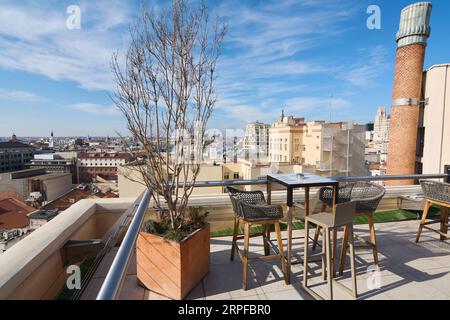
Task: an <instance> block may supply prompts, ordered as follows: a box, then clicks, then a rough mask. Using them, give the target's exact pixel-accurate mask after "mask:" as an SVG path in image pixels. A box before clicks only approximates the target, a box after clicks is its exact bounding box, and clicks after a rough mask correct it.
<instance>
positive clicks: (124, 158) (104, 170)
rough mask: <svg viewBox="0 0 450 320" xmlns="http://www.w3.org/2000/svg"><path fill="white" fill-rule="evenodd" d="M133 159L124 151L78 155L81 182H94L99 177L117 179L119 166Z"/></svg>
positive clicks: (79, 179)
mask: <svg viewBox="0 0 450 320" xmlns="http://www.w3.org/2000/svg"><path fill="white" fill-rule="evenodd" d="M131 159H132V155H131V154H130V153H124V152H114V153H112V152H111V153H109V152H84V153H80V154H79V155H78V160H77V171H78V181H79V182H80V183H91V182H94V181H95V180H96V179H97V178H98V177H100V178H101V179H104V180H115V181H117V168H118V167H119V166H123V165H125V164H126V163H127V162H128V161H130V160H131Z"/></svg>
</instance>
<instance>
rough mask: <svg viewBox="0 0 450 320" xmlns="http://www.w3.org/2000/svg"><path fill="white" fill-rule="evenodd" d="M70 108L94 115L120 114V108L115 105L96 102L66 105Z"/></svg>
mask: <svg viewBox="0 0 450 320" xmlns="http://www.w3.org/2000/svg"><path fill="white" fill-rule="evenodd" d="M66 107H67V108H69V109H73V110H79V111H83V112H87V113H90V114H94V115H118V114H120V112H119V110H118V109H117V108H116V107H115V106H114V105H112V106H103V105H100V104H96V103H75V104H70V105H67V106H66Z"/></svg>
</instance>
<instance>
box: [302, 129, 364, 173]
mask: <svg viewBox="0 0 450 320" xmlns="http://www.w3.org/2000/svg"><path fill="white" fill-rule="evenodd" d="M315 135H316V137H317V135H318V134H317V133H316V134H315ZM365 136H366V131H365V126H363V125H354V124H353V123H352V122H342V123H327V124H323V126H322V141H321V144H322V147H321V148H319V149H317V147H316V146H314V145H313V146H312V149H315V150H313V151H314V153H315V155H316V156H317V159H320V160H318V161H317V163H316V171H317V173H319V174H320V175H325V176H367V175H368V174H369V170H368V167H367V166H366V162H365ZM307 149H308V148H307ZM313 151H311V153H312V152H313ZM317 151H319V153H317ZM311 164H312V163H311Z"/></svg>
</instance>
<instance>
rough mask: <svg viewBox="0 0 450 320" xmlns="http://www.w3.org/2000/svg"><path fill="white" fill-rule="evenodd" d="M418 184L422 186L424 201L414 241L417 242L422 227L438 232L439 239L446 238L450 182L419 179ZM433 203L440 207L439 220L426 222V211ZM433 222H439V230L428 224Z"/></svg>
mask: <svg viewBox="0 0 450 320" xmlns="http://www.w3.org/2000/svg"><path fill="white" fill-rule="evenodd" d="M420 185H421V186H422V190H423V193H424V194H425V197H426V201H425V207H424V209H423V213H422V219H421V220H420V225H419V230H418V231H417V236H416V242H419V239H420V235H421V234H422V229H423V228H425V229H428V230H430V231H433V232H436V233H438V234H439V235H440V240H441V241H443V240H445V239H448V238H449V236H448V234H447V232H448V226H449V224H448V211H449V208H450V184H448V183H443V182H438V181H431V180H420ZM433 204H434V205H437V206H440V207H441V214H440V219H439V221H428V222H427V221H426V220H427V215H428V211H429V209H430V207H431V205H433ZM434 223H440V224H441V226H440V230H435V229H433V228H431V227H429V226H428V225H430V224H434Z"/></svg>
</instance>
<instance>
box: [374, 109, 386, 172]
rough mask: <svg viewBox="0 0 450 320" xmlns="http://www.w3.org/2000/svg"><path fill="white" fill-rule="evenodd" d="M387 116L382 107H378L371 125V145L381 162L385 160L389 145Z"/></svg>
mask: <svg viewBox="0 0 450 320" xmlns="http://www.w3.org/2000/svg"><path fill="white" fill-rule="evenodd" d="M389 121H390V119H389V116H388V115H387V113H386V110H385V109H384V107H380V108H378V111H377V115H376V116H375V122H374V125H373V147H374V149H375V152H376V153H377V154H379V155H380V161H381V162H384V163H385V162H387V152H388V146H389Z"/></svg>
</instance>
